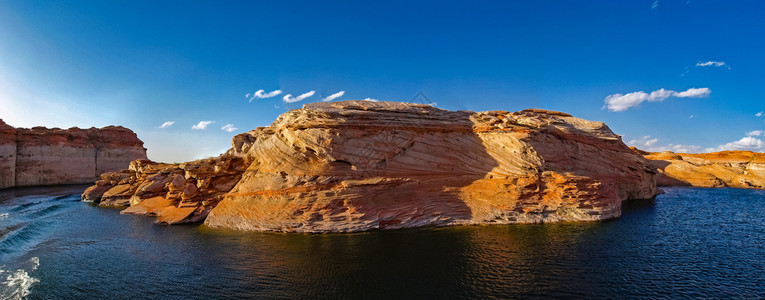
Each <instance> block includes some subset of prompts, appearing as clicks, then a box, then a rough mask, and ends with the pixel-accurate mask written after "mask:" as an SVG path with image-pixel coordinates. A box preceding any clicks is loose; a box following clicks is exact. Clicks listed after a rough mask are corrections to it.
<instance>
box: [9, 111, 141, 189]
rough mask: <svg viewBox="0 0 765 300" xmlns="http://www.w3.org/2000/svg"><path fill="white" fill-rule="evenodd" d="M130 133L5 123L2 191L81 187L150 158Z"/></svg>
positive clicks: (120, 129)
mask: <svg viewBox="0 0 765 300" xmlns="http://www.w3.org/2000/svg"><path fill="white" fill-rule="evenodd" d="M145 158H146V149H144V148H143V142H142V141H141V140H139V139H138V137H137V136H136V134H135V133H134V132H133V131H131V130H130V129H127V128H124V127H121V126H107V127H103V128H100V129H98V128H90V129H80V128H69V129H66V130H64V129H59V128H51V129H49V128H44V127H34V128H31V129H27V128H13V127H11V126H9V125H7V124H5V122H3V121H2V120H0V188H8V187H14V186H38V185H56V184H78V183H89V182H93V180H94V179H95V178H98V175H99V174H101V173H104V172H112V171H117V170H120V169H124V168H125V167H127V166H128V164H129V163H130V161H132V160H135V159H145Z"/></svg>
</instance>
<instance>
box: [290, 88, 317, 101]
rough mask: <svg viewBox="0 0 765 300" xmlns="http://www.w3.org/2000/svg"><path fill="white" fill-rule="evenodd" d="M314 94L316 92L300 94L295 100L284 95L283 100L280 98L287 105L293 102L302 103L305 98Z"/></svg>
mask: <svg viewBox="0 0 765 300" xmlns="http://www.w3.org/2000/svg"><path fill="white" fill-rule="evenodd" d="M315 93H316V91H310V92H308V93H305V94H302V95H300V96H297V97H295V98H293V97H292V94H287V95H284V98H282V99H284V102H287V103H295V102H300V101H303V100H305V99H306V98H308V97H311V96H313V94H315Z"/></svg>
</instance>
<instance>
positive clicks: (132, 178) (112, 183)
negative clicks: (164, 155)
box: [82, 154, 245, 224]
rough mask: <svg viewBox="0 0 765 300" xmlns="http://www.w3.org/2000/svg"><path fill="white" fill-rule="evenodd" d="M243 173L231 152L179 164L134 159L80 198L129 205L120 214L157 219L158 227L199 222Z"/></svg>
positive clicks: (103, 176)
mask: <svg viewBox="0 0 765 300" xmlns="http://www.w3.org/2000/svg"><path fill="white" fill-rule="evenodd" d="M244 169H245V166H244V161H243V159H242V158H241V157H240V156H237V155H231V154H223V155H221V156H219V157H216V158H208V159H201V160H196V161H192V162H187V163H182V164H162V163H155V162H152V161H148V160H136V161H133V162H131V163H130V168H129V169H127V170H122V171H120V172H113V173H105V174H102V175H101V180H99V181H97V182H96V184H95V185H94V186H91V187H89V188H88V189H87V190H85V192H84V193H83V195H82V198H83V200H85V201H95V202H98V204H99V205H100V206H130V207H129V208H127V209H125V210H123V211H122V212H121V213H123V214H139V215H150V216H157V218H158V222H160V223H162V224H177V223H187V222H199V221H202V220H204V219H205V217H207V214H209V213H210V210H211V209H213V208H214V207H215V206H216V205H217V204H218V202H220V200H221V199H223V196H224V194H226V193H227V192H228V191H229V190H231V188H232V187H233V186H234V185H235V184H236V183H237V182H238V181H239V179H240V178H241V176H242V173H243V171H244Z"/></svg>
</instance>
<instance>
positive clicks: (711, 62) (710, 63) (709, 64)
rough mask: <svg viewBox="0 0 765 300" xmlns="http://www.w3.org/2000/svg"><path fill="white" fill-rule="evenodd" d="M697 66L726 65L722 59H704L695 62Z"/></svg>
mask: <svg viewBox="0 0 765 300" xmlns="http://www.w3.org/2000/svg"><path fill="white" fill-rule="evenodd" d="M696 66H697V67H727V65H726V64H725V62H724V61H713V60H710V61H705V62H701V61H700V62H697V63H696Z"/></svg>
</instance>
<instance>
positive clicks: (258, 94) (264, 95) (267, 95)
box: [244, 90, 282, 102]
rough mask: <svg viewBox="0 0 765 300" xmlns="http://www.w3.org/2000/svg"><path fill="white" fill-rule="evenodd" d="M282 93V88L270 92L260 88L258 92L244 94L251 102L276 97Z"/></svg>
mask: <svg viewBox="0 0 765 300" xmlns="http://www.w3.org/2000/svg"><path fill="white" fill-rule="evenodd" d="M281 93H282V90H275V91H272V92H268V93H266V91H264V90H258V91H257V92H255V93H253V94H250V93H247V94H246V95H244V97H245V98H247V99H249V100H250V102H252V100H255V99H265V98H271V97H276V96H278V95H280V94H281Z"/></svg>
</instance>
